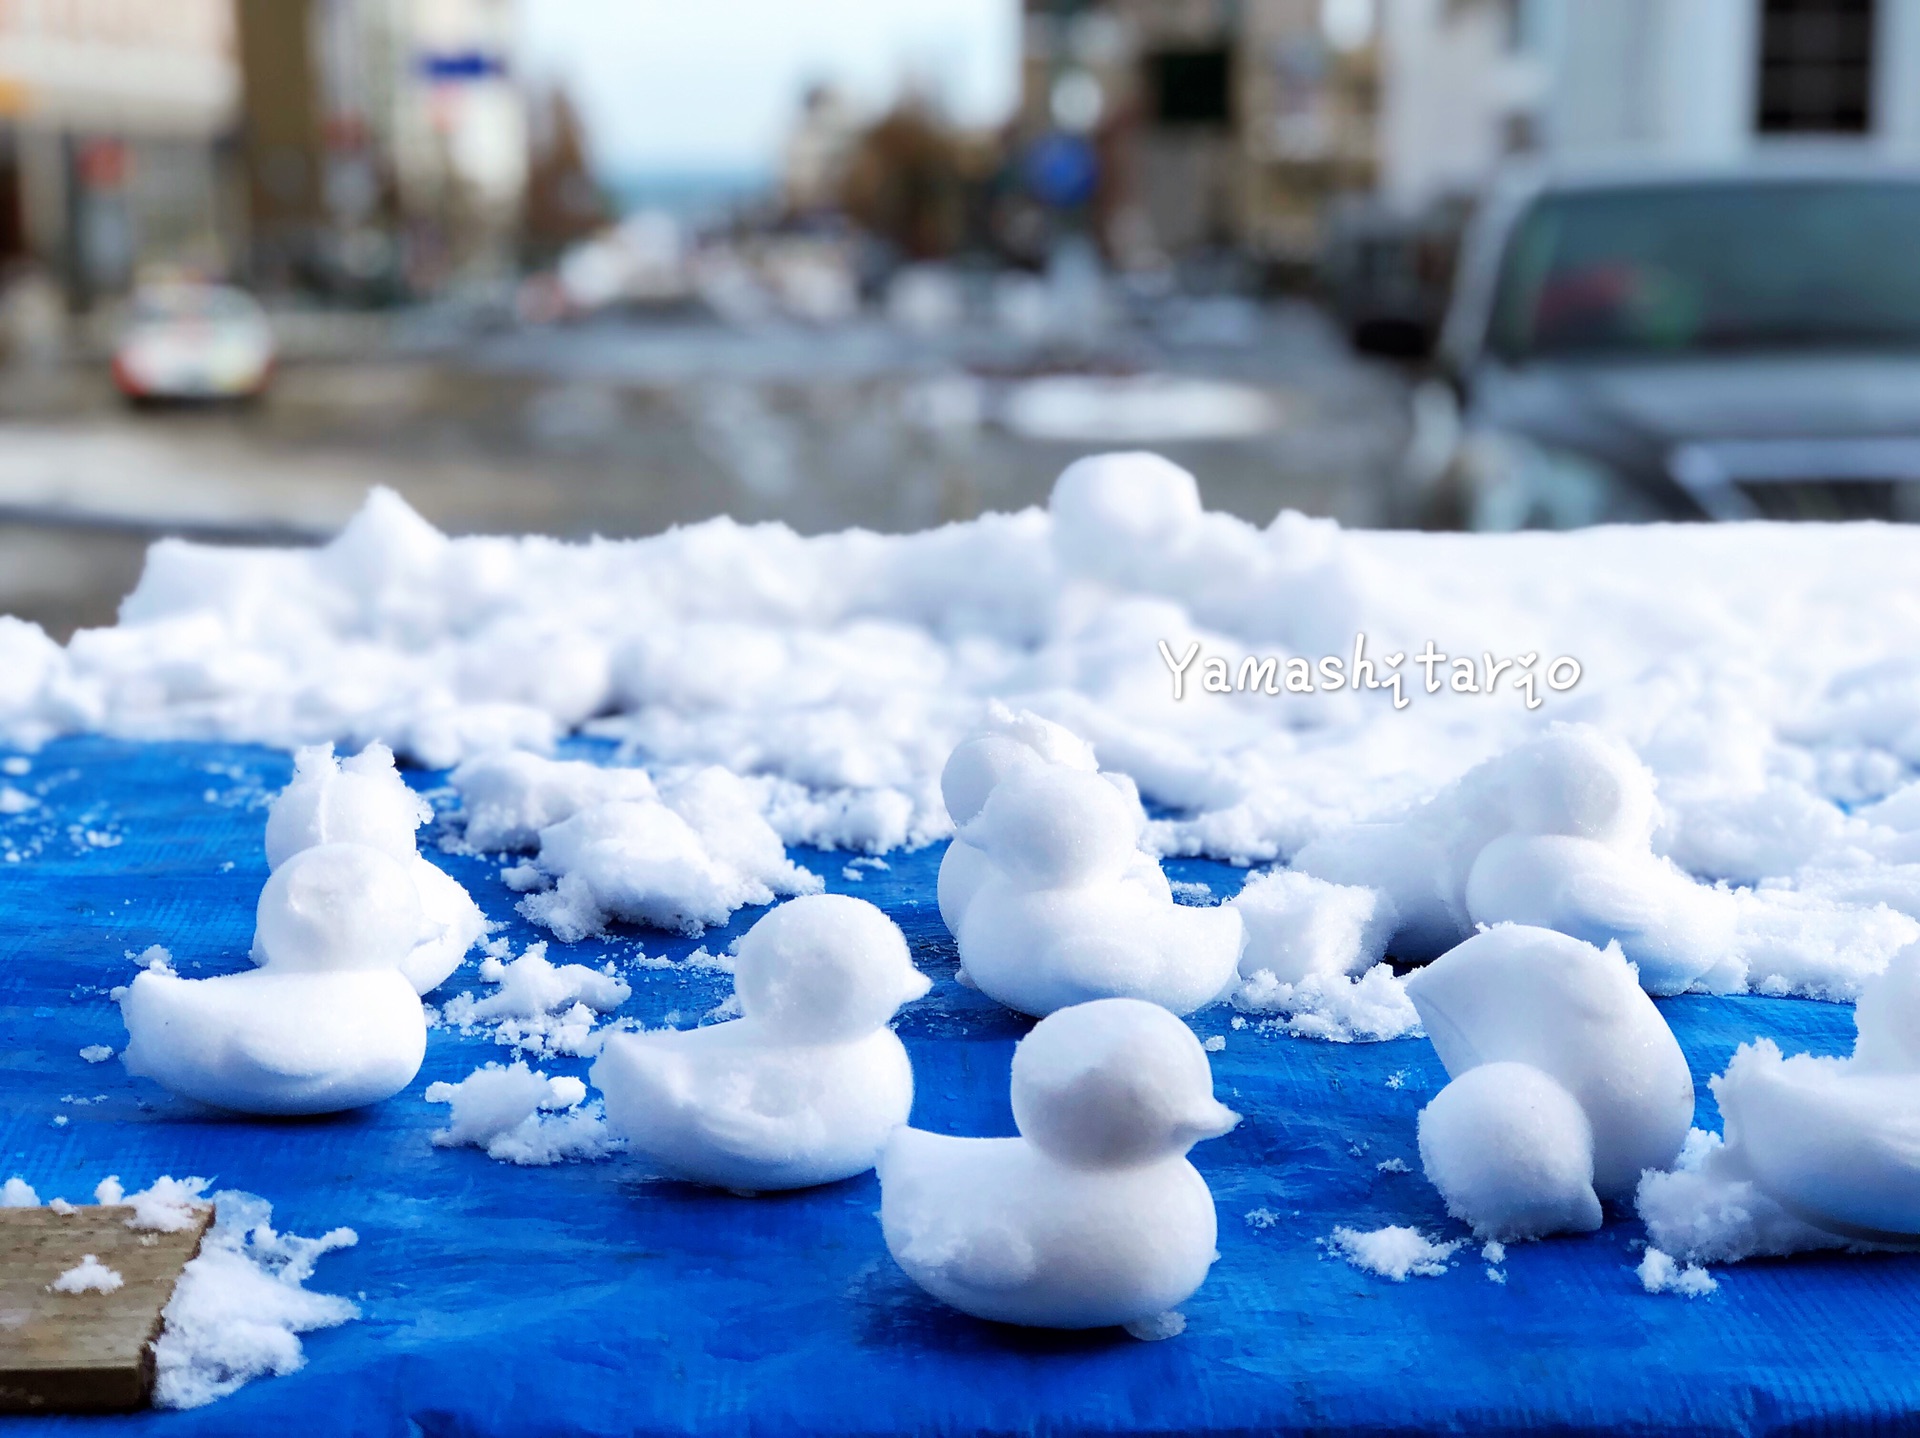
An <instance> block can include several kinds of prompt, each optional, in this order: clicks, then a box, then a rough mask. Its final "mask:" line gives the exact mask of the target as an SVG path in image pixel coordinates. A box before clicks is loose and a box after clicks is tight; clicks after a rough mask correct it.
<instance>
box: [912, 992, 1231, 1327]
mask: <svg viewBox="0 0 1920 1438" xmlns="http://www.w3.org/2000/svg"><path fill="white" fill-rule="evenodd" d="M1212 1088H1213V1086H1212V1080H1211V1076H1210V1074H1209V1071H1208V1067H1207V1056H1206V1053H1205V1051H1204V1050H1203V1049H1202V1048H1201V1047H1200V1042H1199V1040H1198V1039H1196V1038H1195V1037H1194V1036H1193V1033H1192V1031H1191V1030H1189V1029H1188V1028H1187V1027H1186V1025H1185V1024H1183V1023H1181V1022H1180V1021H1179V1020H1178V1019H1176V1018H1174V1017H1173V1016H1172V1015H1171V1014H1169V1013H1167V1012H1166V1011H1165V1010H1164V1009H1161V1008H1159V1007H1158V1006H1156V1005H1152V1004H1147V1003H1142V1002H1140V1001H1138V1000H1131V999H1102V1000H1098V1001H1096V1002H1093V1003H1088V1004H1083V1005H1080V1006H1078V1007H1074V1008H1066V1009H1062V1010H1060V1011H1059V1012H1057V1013H1054V1014H1051V1015H1049V1016H1048V1017H1047V1018H1044V1019H1042V1020H1041V1021H1040V1022H1039V1023H1038V1024H1036V1025H1035V1026H1034V1028H1033V1030H1032V1032H1030V1033H1029V1034H1028V1035H1027V1036H1026V1037H1025V1038H1024V1039H1022V1040H1021V1041H1020V1044H1019V1045H1018V1047H1016V1049H1015V1050H1014V1059H1013V1079H1012V1100H1013V1111H1014V1122H1015V1124H1016V1125H1017V1126H1018V1128H1019V1130H1020V1135H1021V1136H1020V1137H1018V1138H1013V1139H967V1138H950V1137H947V1136H945V1135H942V1134H932V1133H927V1132H924V1131H922V1130H919V1129H912V1128H907V1127H904V1126H902V1127H900V1128H898V1129H896V1130H895V1131H894V1133H893V1135H892V1137H891V1138H890V1139H889V1140H888V1142H887V1146H886V1150H885V1152H884V1153H883V1154H882V1155H881V1158H880V1163H879V1169H878V1172H879V1176H880V1224H881V1229H882V1232H883V1234H884V1235H885V1238H886V1242H887V1249H888V1251H889V1252H890V1253H892V1255H893V1257H894V1260H895V1261H896V1262H897V1263H898V1264H899V1265H900V1267H901V1268H902V1269H903V1270H904V1271H905V1272H906V1274H907V1276H908V1277H909V1278H911V1279H913V1281H914V1282H915V1283H917V1284H919V1285H920V1286H921V1287H922V1288H924V1289H926V1291H927V1292H929V1293H931V1294H932V1295H933V1296H934V1297H935V1298H938V1299H940V1300H941V1301H942V1302H944V1303H947V1304H950V1305H952V1306H953V1307H955V1308H958V1309H960V1310H961V1311H963V1312H966V1313H971V1314H973V1315H975V1316H976V1317H980V1318H989V1319H994V1320H997V1321H999V1322H1004V1323H1022V1324H1029V1325H1035V1326H1042V1327H1057V1328H1095V1327H1102V1326H1105V1325H1108V1324H1140V1323H1144V1322H1149V1321H1154V1320H1160V1317H1161V1315H1163V1314H1167V1313H1170V1312H1172V1311H1173V1310H1175V1309H1177V1308H1178V1307H1179V1305H1180V1304H1181V1303H1183V1302H1184V1301H1185V1300H1186V1299H1187V1298H1188V1297H1190V1296H1191V1295H1192V1294H1193V1292H1194V1291H1195V1290H1196V1289H1198V1288H1199V1286H1200V1284H1201V1282H1202V1281H1203V1280H1204V1279H1205V1277H1206V1274H1207V1270H1208V1268H1209V1267H1210V1266H1211V1264H1212V1262H1213V1260H1214V1258H1215V1257H1216V1256H1217V1255H1216V1253H1215V1249H1214V1243H1215V1240H1216V1238H1217V1230H1216V1226H1215V1223H1216V1221H1215V1215H1214V1204H1213V1198H1212V1195H1211V1194H1210V1193H1209V1192H1208V1191H1207V1186H1206V1182H1205V1180H1204V1179H1202V1178H1201V1177H1200V1175H1199V1173H1198V1172H1197V1171H1196V1170H1195V1169H1194V1167H1193V1165H1192V1164H1190V1163H1189V1162H1187V1160H1186V1157H1185V1154H1186V1152H1187V1150H1188V1148H1189V1147H1191V1146H1192V1144H1193V1143H1194V1142H1195V1141H1197V1140H1198V1139H1201V1138H1207V1137H1212V1136H1214V1135H1217V1134H1221V1133H1225V1132H1226V1131H1227V1130H1228V1129H1230V1128H1231V1127H1232V1126H1233V1125H1234V1123H1236V1122H1237V1121H1238V1119H1237V1115H1235V1114H1234V1113H1233V1112H1232V1111H1231V1110H1229V1109H1227V1108H1226V1107H1225V1106H1224V1105H1222V1104H1220V1103H1219V1102H1217V1101H1216V1100H1215V1099H1214V1097H1213V1092H1212ZM1159 1326H1160V1325H1159V1323H1157V1322H1156V1324H1155V1327H1156V1329H1157V1328H1158V1327H1159Z"/></svg>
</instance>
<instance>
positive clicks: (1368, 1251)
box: [1328, 1223, 1466, 1283]
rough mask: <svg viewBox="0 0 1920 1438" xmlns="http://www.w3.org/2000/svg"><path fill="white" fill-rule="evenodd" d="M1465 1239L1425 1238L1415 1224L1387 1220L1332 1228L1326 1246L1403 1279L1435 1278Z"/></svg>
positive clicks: (1382, 1274)
mask: <svg viewBox="0 0 1920 1438" xmlns="http://www.w3.org/2000/svg"><path fill="white" fill-rule="evenodd" d="M1465 1242H1466V1240H1465V1239H1461V1238H1453V1239H1447V1240H1444V1241H1442V1240H1439V1239H1432V1238H1428V1237H1427V1236H1426V1235H1425V1234H1424V1233H1422V1232H1420V1230H1419V1229H1417V1228H1409V1227H1407V1226H1406V1225H1404V1224H1397V1223H1396V1224H1389V1225H1388V1226H1387V1227H1385V1228H1375V1229H1371V1230H1364V1231H1363V1230H1361V1229H1357V1228H1347V1227H1345V1226H1342V1227H1339V1228H1336V1229H1334V1231H1333V1237H1332V1238H1331V1239H1329V1240H1328V1247H1330V1248H1331V1249H1332V1250H1333V1252H1335V1253H1336V1254H1338V1255H1339V1256H1340V1257H1341V1258H1344V1259H1345V1260H1346V1261H1347V1262H1348V1263H1350V1264H1352V1265H1353V1266H1354V1267H1355V1268H1358V1269H1361V1270H1362V1271H1364V1272H1367V1273H1377V1274H1378V1275H1379V1276H1380V1277H1382V1278H1391V1279H1392V1280H1393V1281H1394V1282H1395V1283H1405V1282H1406V1281H1407V1279H1408V1278H1410V1277H1412V1276H1414V1275H1416V1274H1417V1275H1419V1276H1420V1277H1422V1278H1438V1277H1439V1276H1440V1275H1441V1274H1443V1273H1445V1272H1446V1271H1447V1260H1448V1259H1450V1258H1452V1257H1453V1255H1454V1253H1455V1252H1456V1251H1457V1250H1458V1249H1459V1248H1460V1247H1461V1246H1462V1245H1463V1244H1464V1243H1465Z"/></svg>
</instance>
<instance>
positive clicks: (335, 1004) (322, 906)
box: [120, 844, 433, 1114]
mask: <svg viewBox="0 0 1920 1438" xmlns="http://www.w3.org/2000/svg"><path fill="white" fill-rule="evenodd" d="M255 922H256V926H257V927H256V935H257V937H256V940H255V942H256V946H257V949H258V955H257V956H258V958H259V959H260V961H261V965H262V966H261V967H260V968H258V969H255V970H253V971H252V972H250V973H240V974H225V975H222V976H220V977H217V978H211V979H183V978H181V977H179V976H178V975H177V974H172V973H163V972H157V971H154V970H149V971H147V972H146V973H143V974H141V975H140V976H139V977H138V978H136V979H135V980H134V981H133V983H132V984H131V985H130V986H129V987H128V989H127V990H126V992H125V994H124V995H123V996H122V997H121V1000H120V1013H121V1017H122V1018H123V1020H124V1021H125V1023H126V1026H127V1033H128V1035H129V1038H130V1042H129V1043H128V1044H127V1048H126V1052H125V1053H124V1054H123V1055H122V1059H123V1062H124V1063H125V1064H126V1066H127V1071H128V1072H129V1073H132V1074H138V1075H142V1076H144V1077H147V1078H151V1079H153V1080H155V1081H156V1082H157V1083H159V1084H161V1085H162V1086H164V1087H166V1088H168V1089H171V1090H172V1091H173V1092H175V1093H177V1094H180V1095H183V1096H184V1097H187V1098H192V1099H198V1100H199V1101H200V1102H202V1103H206V1104H211V1105H213V1106H214V1107H216V1108H224V1109H232V1110H235V1111H237V1112H241V1113H256V1114H312V1113H335V1112H339V1111H341V1110H344V1109H352V1108H360V1107H362V1106H364V1105H366V1104H370V1103H378V1102H379V1101H380V1100H381V1099H385V1098H391V1097H392V1096H393V1095H394V1094H396V1093H398V1092H400V1090H402V1089H404V1088H405V1087H406V1086H407V1085H408V1084H409V1083H411V1082H413V1076H414V1075H415V1074H417V1073H418V1072H419V1071H420V1061H421V1059H422V1058H423V1057H424V1056H425V1055H426V1049H427V1021H426V1014H425V1012H424V1011H423V1010H422V1009H421V1007H420V997H419V995H418V994H416V993H415V992H414V989H413V985H412V984H411V983H409V982H408V980H407V978H406V976H405V974H403V973H402V972H401V969H400V962H401V960H402V959H404V958H405V957H406V955H407V954H408V953H409V952H411V951H412V950H413V948H414V947H415V945H416V944H418V942H419V941H420V938H421V936H422V934H423V933H425V932H428V931H429V930H431V929H432V928H433V926H432V925H431V924H430V923H429V922H428V920H427V918H426V916H425V915H424V914H423V913H422V912H421V910H420V898H419V893H418V890H417V889H416V887H415V885H414V882H413V877H412V875H411V874H409V873H408V871H407V869H406V868H405V866H403V865H402V864H401V863H400V862H399V861H398V860H396V859H394V858H392V857H390V856H389V855H387V854H384V853H382V852H381V851H380V850H378V849H375V848H371V847H369V846H368V845H365V844H320V845H316V846H315V847H313V848H310V849H303V850H301V851H300V852H299V853H297V854H295V855H294V856H293V857H292V858H290V859H288V860H287V861H286V862H285V863H284V864H282V865H281V866H280V867H279V868H278V869H276V870H274V872H273V875H272V877H271V878H269V879H268V880H267V883H266V887H265V888H264V889H262V890H261V892H260V900H259V904H258V906H257V908H256V910H255Z"/></svg>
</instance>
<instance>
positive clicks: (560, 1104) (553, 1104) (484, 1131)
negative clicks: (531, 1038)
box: [426, 1059, 613, 1166]
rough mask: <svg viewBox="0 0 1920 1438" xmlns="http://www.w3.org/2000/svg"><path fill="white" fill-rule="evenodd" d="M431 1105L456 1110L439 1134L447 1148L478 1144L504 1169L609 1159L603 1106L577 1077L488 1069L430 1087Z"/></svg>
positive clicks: (520, 1067) (522, 1067) (521, 1065)
mask: <svg viewBox="0 0 1920 1438" xmlns="http://www.w3.org/2000/svg"><path fill="white" fill-rule="evenodd" d="M426 1096H427V1102H428V1103H444V1104H448V1105H450V1106H451V1111H450V1113H449V1115H448V1120H447V1126H446V1127H445V1128H443V1129H440V1130H438V1131H437V1132H435V1134H434V1135H433V1141H434V1143H435V1144H437V1145H438V1146H440V1147H441V1148H458V1147H460V1146H461V1145H463V1144H471V1145H472V1146H473V1147H475V1148H477V1149H480V1150H482V1151H483V1152H484V1153H485V1154H486V1155H487V1157H488V1158H492V1159H498V1160H499V1161H501V1162H502V1163H517V1164H523V1165H528V1166H541V1165H545V1164H551V1163H560V1162H562V1161H563V1160H567V1159H582V1158H599V1157H602V1156H603V1155H605V1154H606V1153H608V1152H610V1151H611V1149H612V1148H613V1140H612V1138H611V1137H610V1135H609V1134H608V1132H607V1124H606V1118H605V1116H604V1114H603V1113H602V1112H601V1109H600V1105H599V1104H597V1103H589V1102H587V1086H586V1085H585V1084H584V1083H582V1082H581V1081H580V1080H579V1079H577V1078H569V1077H564V1076H563V1077H560V1078H548V1077H547V1076H546V1075H545V1074H543V1073H540V1072H538V1071H537V1070H534V1069H530V1068H528V1067H527V1065H526V1062H525V1061H524V1060H521V1059H516V1060H514V1062H513V1063H511V1064H506V1065H501V1064H485V1065H483V1066H482V1067H480V1068H477V1069H475V1070H474V1071H473V1072H472V1073H470V1074H468V1075H467V1076H466V1077H465V1078H464V1079H462V1080H460V1082H459V1083H435V1084H429V1085H427V1095H426Z"/></svg>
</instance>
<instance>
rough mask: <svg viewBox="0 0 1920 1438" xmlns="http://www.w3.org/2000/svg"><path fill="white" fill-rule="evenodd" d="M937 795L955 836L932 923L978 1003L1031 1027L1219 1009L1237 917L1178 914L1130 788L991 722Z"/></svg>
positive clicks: (1080, 751) (1233, 959) (1036, 734)
mask: <svg viewBox="0 0 1920 1438" xmlns="http://www.w3.org/2000/svg"><path fill="white" fill-rule="evenodd" d="M941 785H942V790H943V793H944V794H945V795H946V802H947V805H948V809H949V812H950V814H951V815H952V817H953V821H954V822H955V824H957V825H959V826H960V827H959V831H958V835H957V837H956V838H955V840H954V842H953V844H952V845H951V846H950V847H949V848H948V850H947V853H946V855H945V857H944V858H943V859H942V861H941V868H940V910H941V915H942V917H943V918H945V919H946V921H947V925H948V927H949V929H951V930H952V932H953V934H954V937H955V938H956V939H957V940H958V941H959V948H960V960H961V962H962V963H963V964H964V965H965V966H966V970H967V976H968V977H969V978H970V979H971V980H972V981H973V983H974V984H975V985H976V986H977V987H978V988H979V989H980V991H981V992H982V993H984V994H986V995H987V996H988V997H989V998H993V999H997V1000H998V1001H999V1002H1001V1003H1003V1004H1006V1005H1007V1006H1008V1007H1009V1008H1014V1009H1018V1010H1020V1011H1021V1012H1022V1013H1028V1014H1036V1015H1044V1014H1050V1013H1052V1012H1053V1011H1054V1010H1056V1009H1060V1008H1065V1007H1067V1006H1069V1005H1071V1004H1079V1003H1086V1002H1088V1001H1089V1000H1093V999H1103V998H1137V999H1144V1000H1146V1001H1148V1002H1150V1003H1156V1004H1160V1005H1161V1006H1163V1007H1165V1008H1168V1009H1171V1010H1172V1011H1173V1012H1174V1013H1178V1014H1185V1013H1191V1012H1192V1011H1193V1010H1195V1009H1197V1008H1200V1007H1201V1006H1202V1005H1205V1004H1208V1003H1211V1002H1212V1001H1213V1000H1215V999H1218V998H1220V997H1222V996H1223V994H1224V993H1225V991H1226V990H1227V988H1228V986H1229V984H1230V983H1231V981H1232V979H1233V977H1234V974H1235V966H1236V965H1237V963H1238V962H1239V958H1240V951H1241V948H1242V946H1243V944H1244V942H1245V927H1244V925H1243V923H1242V921H1241V918H1240V913H1239V911H1238V910H1237V909H1234V908H1232V907H1230V906H1221V907H1218V908H1196V907H1190V906H1188V905H1184V904H1176V903H1175V902H1174V899H1173V892H1172V890H1171V888H1170V887H1169V886H1168V884H1167V879H1166V875H1165V874H1164V873H1162V872H1161V869H1160V865H1159V864H1158V862H1156V861H1155V859H1154V858H1153V856H1152V855H1150V854H1148V853H1146V852H1145V851H1144V850H1142V849H1141V848H1140V847H1139V839H1140V833H1141V831H1142V829H1143V828H1144V827H1145V824H1146V815H1145V814H1144V812H1142V810H1141V807H1140V800H1139V796H1138V794H1137V792H1136V791H1135V789H1134V787H1133V784H1132V781H1130V780H1127V779H1125V778H1123V777H1121V776H1117V775H1108V774H1101V773H1097V772H1095V770H1094V767H1093V756H1092V754H1091V753H1090V752H1088V751H1087V750H1086V748H1085V746H1084V745H1083V744H1081V743H1080V742H1079V741H1078V740H1076V739H1075V738H1074V737H1073V736H1072V735H1071V734H1069V733H1066V732H1064V731H1062V730H1060V728H1059V726H1057V725H1053V724H1049V723H1048V722H1047V721H1046V720H1044V719H1041V718H1039V717H1038V716H1036V715H1033V714H1027V713H1022V714H1018V715H1015V714H1010V713H1008V712H1006V711H1004V710H1000V709H995V710H994V711H993V712H991V713H990V715H989V718H988V724H987V726H986V727H985V729H983V731H982V732H980V733H978V734H976V735H974V736H972V737H971V738H969V739H968V740H967V741H966V742H965V743H963V744H961V745H960V746H959V747H958V748H956V749H955V750H954V752H953V755H952V757H951V758H950V759H949V760H948V761H947V764H946V767H945V769H944V770H943V772H942V779H941Z"/></svg>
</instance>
